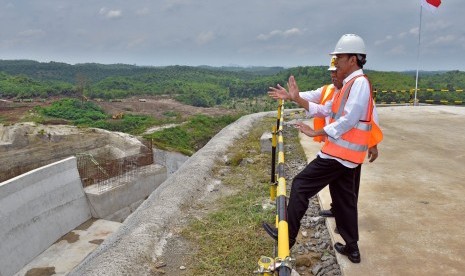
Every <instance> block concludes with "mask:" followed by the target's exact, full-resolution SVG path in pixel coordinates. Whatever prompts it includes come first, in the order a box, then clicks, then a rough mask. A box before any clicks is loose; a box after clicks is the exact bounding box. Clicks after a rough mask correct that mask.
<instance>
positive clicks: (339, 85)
mask: <svg viewBox="0 0 465 276" xmlns="http://www.w3.org/2000/svg"><path fill="white" fill-rule="evenodd" d="M342 80H343V79H341V78H338V74H337V70H334V71H331V82H332V83H333V84H334V86H336V88H337V89H341V88H342Z"/></svg>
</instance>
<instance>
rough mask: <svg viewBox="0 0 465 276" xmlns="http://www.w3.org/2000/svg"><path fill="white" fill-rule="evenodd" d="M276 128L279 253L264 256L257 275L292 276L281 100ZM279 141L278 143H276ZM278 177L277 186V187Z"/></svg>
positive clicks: (273, 178)
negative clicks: (274, 256)
mask: <svg viewBox="0 0 465 276" xmlns="http://www.w3.org/2000/svg"><path fill="white" fill-rule="evenodd" d="M276 121H277V122H276V127H273V136H272V169H271V188H270V198H271V200H276V222H275V224H276V228H278V252H277V256H276V258H275V259H274V260H272V259H270V258H269V257H265V256H262V257H261V258H260V260H259V261H258V265H259V269H258V271H256V273H259V274H262V275H265V276H271V275H274V274H273V273H275V272H277V275H278V276H290V275H291V272H292V264H291V261H292V259H291V257H290V248H289V227H288V224H287V197H286V179H285V178H284V138H283V121H284V101H283V100H279V105H278V115H277V120H276ZM276 140H277V141H276ZM276 152H277V153H278V165H277V173H275V164H276ZM276 177H277V184H278V185H276Z"/></svg>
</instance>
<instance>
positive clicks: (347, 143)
mask: <svg viewBox="0 0 465 276" xmlns="http://www.w3.org/2000/svg"><path fill="white" fill-rule="evenodd" d="M331 54H332V55H336V57H337V58H336V68H337V72H336V75H337V79H340V80H342V82H343V87H342V89H341V91H339V92H337V93H334V96H333V98H332V100H331V101H328V102H326V103H325V105H321V104H316V103H313V102H308V101H306V103H305V102H303V101H302V104H303V105H304V106H305V107H306V106H308V108H306V110H307V112H308V114H309V115H311V116H318V117H328V116H329V118H328V119H329V122H328V124H325V126H324V127H323V128H322V129H319V130H318V129H317V130H315V129H312V128H311V127H310V126H308V125H306V124H304V123H302V122H298V123H296V124H295V125H296V127H297V128H299V130H300V131H301V132H302V133H304V134H305V135H307V136H310V137H318V136H322V137H324V141H325V143H324V145H323V148H322V149H321V151H320V152H319V153H318V154H317V157H316V159H314V160H313V161H312V162H310V163H309V164H308V165H307V166H306V167H305V168H304V169H303V170H302V171H301V172H300V173H299V174H298V175H297V176H295V177H294V180H293V182H292V187H291V193H290V198H289V204H288V207H287V215H288V226H289V240H290V242H291V244H290V245H291V246H292V245H293V243H294V242H295V238H296V237H297V233H298V231H299V228H300V220H301V219H302V217H303V216H304V215H305V212H306V210H307V209H308V204H309V199H310V198H311V197H313V196H314V195H316V194H317V193H318V192H319V191H320V190H321V189H323V188H324V187H325V186H326V185H328V184H329V186H330V190H331V198H332V201H333V206H334V209H335V212H334V216H335V219H336V224H337V226H338V229H339V233H340V235H341V237H342V239H343V240H344V241H345V245H344V244H342V243H339V242H337V243H336V244H334V248H335V250H336V251H337V252H339V253H340V254H343V255H346V256H347V257H348V258H349V260H350V261H351V262H354V263H359V262H360V261H361V254H360V250H359V248H358V239H359V236H358V211H357V201H358V196H357V194H356V192H355V187H357V186H358V185H359V181H360V177H359V176H360V170H361V164H362V163H363V161H364V159H365V157H366V156H367V154H368V158H369V159H370V160H374V159H376V157H377V155H378V150H377V146H376V144H377V142H376V141H373V140H374V139H373V138H372V134H371V133H372V128H373V127H374V126H376V124H373V121H374V119H373V117H374V116H373V110H374V108H375V104H374V101H373V98H372V97H373V95H372V88H371V84H370V82H369V80H368V78H367V77H366V76H365V75H364V74H363V69H362V68H363V65H364V64H365V62H366V50H365V43H364V41H363V39H362V38H361V37H359V36H357V35H354V34H346V35H343V36H342V37H341V38H340V39H339V41H338V42H337V44H336V47H335V49H334V51H333V52H332V53H331ZM278 89H281V88H280V87H279V86H278ZM288 89H289V96H290V98H291V99H293V100H294V99H297V101H296V102H297V103H298V104H299V105H301V103H300V102H299V98H300V97H298V95H299V90H298V87H297V83H296V82H295V79H294V77H292V76H291V77H290V78H289V82H288ZM270 96H272V95H270ZM378 134H381V137H378V140H379V141H380V138H382V133H381V131H379V132H378ZM379 141H378V142H379Z"/></svg>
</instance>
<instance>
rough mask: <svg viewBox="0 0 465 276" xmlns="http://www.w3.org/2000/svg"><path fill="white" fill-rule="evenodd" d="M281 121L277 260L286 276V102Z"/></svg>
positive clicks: (288, 252)
mask: <svg viewBox="0 0 465 276" xmlns="http://www.w3.org/2000/svg"><path fill="white" fill-rule="evenodd" d="M279 106H280V108H279V109H280V111H281V112H280V116H281V118H280V120H279V127H278V149H277V150H278V166H277V171H278V189H277V193H276V227H277V228H278V256H277V259H276V260H275V263H276V264H280V265H279V266H278V267H277V271H278V274H279V275H285V273H280V271H283V272H284V271H289V272H290V268H291V265H290V250H289V227H288V224H287V197H286V179H285V178H284V138H283V121H284V101H283V100H280V101H279Z"/></svg>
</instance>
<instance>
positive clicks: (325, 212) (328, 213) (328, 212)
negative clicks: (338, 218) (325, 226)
mask: <svg viewBox="0 0 465 276" xmlns="http://www.w3.org/2000/svg"><path fill="white" fill-rule="evenodd" d="M318 215H320V216H322V217H325V218H330V217H334V214H333V212H331V210H320V212H318Z"/></svg>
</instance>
